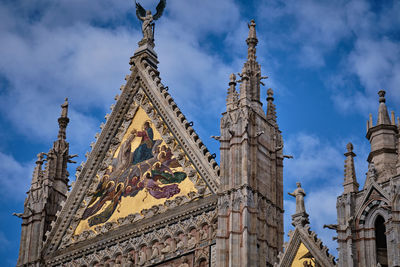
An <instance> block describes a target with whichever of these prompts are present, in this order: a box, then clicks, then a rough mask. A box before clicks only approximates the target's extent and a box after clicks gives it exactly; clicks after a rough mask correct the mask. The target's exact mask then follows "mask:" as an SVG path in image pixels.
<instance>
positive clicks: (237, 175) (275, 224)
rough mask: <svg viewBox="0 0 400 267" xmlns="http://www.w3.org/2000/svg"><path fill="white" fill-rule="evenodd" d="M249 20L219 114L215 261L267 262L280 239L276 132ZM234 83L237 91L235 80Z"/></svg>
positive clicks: (279, 163)
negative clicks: (244, 51)
mask: <svg viewBox="0 0 400 267" xmlns="http://www.w3.org/2000/svg"><path fill="white" fill-rule="evenodd" d="M255 26H256V24H255V22H254V20H252V21H251V23H250V24H249V36H248V38H247V40H246V42H247V45H248V57H247V61H246V62H245V63H244V66H243V69H242V72H241V74H239V76H240V80H236V77H235V75H234V74H232V75H231V76H230V82H229V89H228V96H227V102H226V112H224V113H223V114H222V118H221V136H220V137H219V141H220V144H221V147H220V152H221V164H220V168H221V174H220V179H221V183H220V186H219V191H218V232H217V266H243V267H244V266H272V265H273V263H274V262H276V259H277V255H278V253H279V251H280V250H281V248H282V245H283V185H282V180H283V177H282V176H283V174H282V167H283V165H282V163H283V155H282V148H283V142H282V136H281V132H280V130H279V128H278V125H277V123H276V114H275V106H274V104H273V92H272V90H271V89H269V90H268V92H267V93H268V98H267V102H268V103H267V113H265V112H264V111H263V108H262V103H261V101H260V84H262V82H261V80H262V79H264V78H266V77H262V76H261V68H260V65H259V64H258V63H257V61H256V45H257V42H258V40H257V36H256V29H255ZM237 83H240V90H239V92H237V90H236V85H237Z"/></svg>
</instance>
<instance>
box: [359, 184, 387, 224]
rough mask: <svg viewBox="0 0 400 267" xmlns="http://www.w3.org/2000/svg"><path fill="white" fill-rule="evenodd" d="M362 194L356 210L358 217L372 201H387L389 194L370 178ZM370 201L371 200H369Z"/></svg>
mask: <svg viewBox="0 0 400 267" xmlns="http://www.w3.org/2000/svg"><path fill="white" fill-rule="evenodd" d="M364 192H365V193H364V196H363V198H362V200H361V202H360V203H361V205H359V208H358V210H357V211H356V213H355V214H356V217H355V218H360V217H361V215H362V213H363V212H364V210H365V208H366V207H367V206H368V205H370V204H371V203H372V202H373V201H381V200H384V201H385V202H387V203H389V199H390V197H389V195H388V194H387V192H386V191H385V190H383V188H382V187H381V186H380V185H379V184H378V183H377V182H375V181H374V180H373V179H371V181H370V184H369V185H368V187H367V188H366V189H365V191H364ZM371 201H372V202H371Z"/></svg>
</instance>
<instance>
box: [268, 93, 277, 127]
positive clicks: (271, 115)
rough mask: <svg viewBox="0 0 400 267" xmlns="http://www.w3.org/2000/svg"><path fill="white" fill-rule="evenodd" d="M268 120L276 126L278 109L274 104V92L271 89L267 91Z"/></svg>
mask: <svg viewBox="0 0 400 267" xmlns="http://www.w3.org/2000/svg"><path fill="white" fill-rule="evenodd" d="M267 95H268V97H267V120H268V121H270V122H272V124H276V108H275V104H274V91H273V90H272V89H271V88H269V89H268V90H267Z"/></svg>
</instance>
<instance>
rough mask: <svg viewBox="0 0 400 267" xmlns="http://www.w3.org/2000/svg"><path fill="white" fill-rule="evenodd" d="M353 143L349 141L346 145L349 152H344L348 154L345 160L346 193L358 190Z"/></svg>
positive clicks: (344, 184)
mask: <svg viewBox="0 0 400 267" xmlns="http://www.w3.org/2000/svg"><path fill="white" fill-rule="evenodd" d="M353 148H354V147H353V144H352V143H348V144H347V145H346V149H347V152H346V153H344V155H345V156H346V159H345V162H344V183H343V187H344V193H345V194H347V193H350V192H358V186H359V184H358V182H357V178H356V171H355V166H354V157H355V156H356V154H354V152H353Z"/></svg>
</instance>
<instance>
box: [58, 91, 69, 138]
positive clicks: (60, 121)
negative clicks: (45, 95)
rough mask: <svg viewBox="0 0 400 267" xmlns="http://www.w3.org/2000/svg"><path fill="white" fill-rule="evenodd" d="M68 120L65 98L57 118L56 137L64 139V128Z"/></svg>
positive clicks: (66, 100)
mask: <svg viewBox="0 0 400 267" xmlns="http://www.w3.org/2000/svg"><path fill="white" fill-rule="evenodd" d="M68 122H69V118H68V98H65V102H64V103H63V104H62V105H61V116H60V117H59V118H58V126H59V130H58V139H60V140H65V138H66V133H65V130H66V128H67V125H68Z"/></svg>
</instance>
